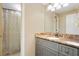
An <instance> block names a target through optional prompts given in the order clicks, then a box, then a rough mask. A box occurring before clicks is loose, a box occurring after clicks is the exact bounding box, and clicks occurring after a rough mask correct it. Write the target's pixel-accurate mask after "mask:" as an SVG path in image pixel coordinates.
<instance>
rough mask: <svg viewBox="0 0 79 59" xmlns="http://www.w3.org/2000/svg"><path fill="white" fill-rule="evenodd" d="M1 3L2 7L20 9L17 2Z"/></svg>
mask: <svg viewBox="0 0 79 59" xmlns="http://www.w3.org/2000/svg"><path fill="white" fill-rule="evenodd" d="M2 5H3V8H7V9H13V10H18V11H21V5H20V4H19V3H3V4H2Z"/></svg>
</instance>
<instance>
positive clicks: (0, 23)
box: [0, 4, 3, 55]
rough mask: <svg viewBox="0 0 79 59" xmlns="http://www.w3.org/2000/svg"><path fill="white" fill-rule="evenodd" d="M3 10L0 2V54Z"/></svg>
mask: <svg viewBox="0 0 79 59" xmlns="http://www.w3.org/2000/svg"><path fill="white" fill-rule="evenodd" d="M2 12H3V10H2V5H1V4H0V55H2V40H3V13H2Z"/></svg>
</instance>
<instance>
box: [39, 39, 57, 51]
mask: <svg viewBox="0 0 79 59" xmlns="http://www.w3.org/2000/svg"><path fill="white" fill-rule="evenodd" d="M38 41H39V42H38V44H40V45H43V46H47V47H49V48H51V49H53V50H55V51H58V43H56V42H53V41H48V40H46V39H40V38H38Z"/></svg>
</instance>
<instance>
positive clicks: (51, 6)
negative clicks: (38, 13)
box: [48, 3, 69, 11]
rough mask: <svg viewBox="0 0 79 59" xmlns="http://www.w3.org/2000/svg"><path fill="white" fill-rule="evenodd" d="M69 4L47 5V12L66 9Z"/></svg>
mask: <svg viewBox="0 0 79 59" xmlns="http://www.w3.org/2000/svg"><path fill="white" fill-rule="evenodd" d="M68 5H69V4H68V3H54V4H52V3H51V4H49V5H48V11H49V10H51V11H55V10H58V9H61V8H62V7H67V6H68Z"/></svg>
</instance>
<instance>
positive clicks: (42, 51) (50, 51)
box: [36, 38, 79, 56]
mask: <svg viewBox="0 0 79 59" xmlns="http://www.w3.org/2000/svg"><path fill="white" fill-rule="evenodd" d="M36 55H37V56H78V55H79V49H78V48H75V47H72V46H69V45H66V44H60V43H57V42H54V41H49V40H46V39H42V38H36Z"/></svg>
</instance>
